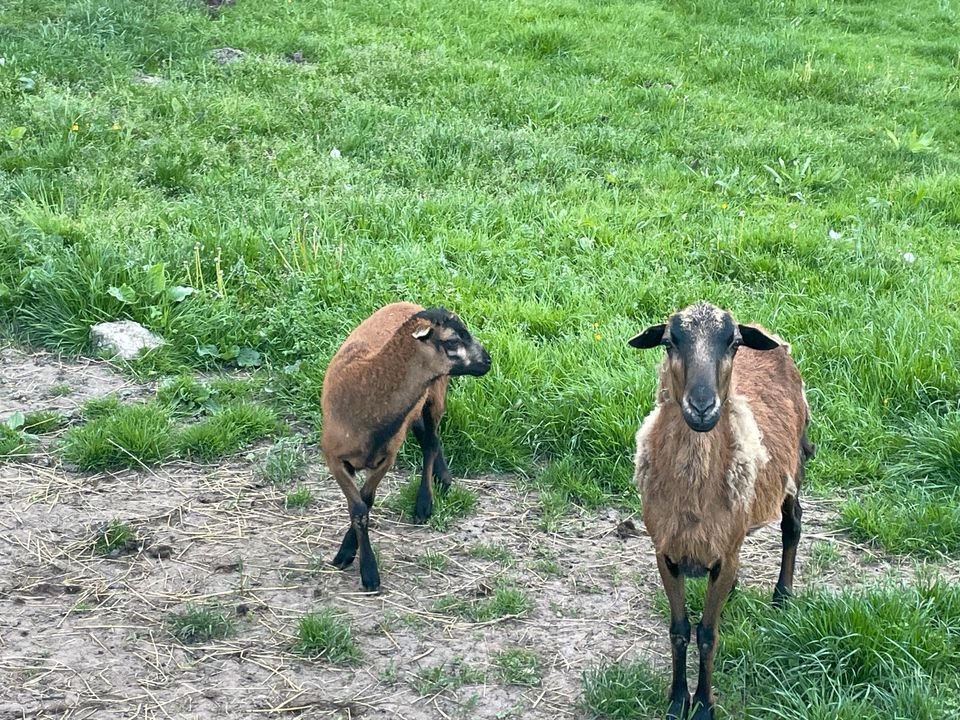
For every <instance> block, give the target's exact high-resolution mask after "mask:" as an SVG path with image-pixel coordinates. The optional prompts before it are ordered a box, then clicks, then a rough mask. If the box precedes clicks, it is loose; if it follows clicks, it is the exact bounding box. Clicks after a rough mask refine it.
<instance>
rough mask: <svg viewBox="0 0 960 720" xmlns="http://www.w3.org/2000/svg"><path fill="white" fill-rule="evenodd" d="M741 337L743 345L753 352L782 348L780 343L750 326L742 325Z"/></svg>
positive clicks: (740, 328)
mask: <svg viewBox="0 0 960 720" xmlns="http://www.w3.org/2000/svg"><path fill="white" fill-rule="evenodd" d="M739 330H740V337H741V338H742V340H743V344H744V345H745V346H746V347H748V348H750V349H751V350H773V349H774V348H778V347H780V343H778V342H777V341H776V340H774V339H773V338H772V337H770V336H769V335H767V334H766V333H765V332H764V331H763V330H760V329H758V328H755V327H751V326H750V325H740V326H739Z"/></svg>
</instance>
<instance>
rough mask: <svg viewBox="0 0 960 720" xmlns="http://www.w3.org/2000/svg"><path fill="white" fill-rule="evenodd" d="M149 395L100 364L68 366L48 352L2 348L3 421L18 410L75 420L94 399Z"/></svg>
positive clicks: (81, 362) (88, 362)
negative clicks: (49, 413)
mask: <svg viewBox="0 0 960 720" xmlns="http://www.w3.org/2000/svg"><path fill="white" fill-rule="evenodd" d="M147 392H148V389H147V386H145V385H140V384H137V383H134V382H131V381H129V380H126V379H124V378H123V377H122V376H120V375H119V374H117V373H116V372H115V371H114V370H113V368H111V366H110V365H109V364H108V363H106V362H103V361H100V360H85V359H81V360H78V361H72V362H69V363H65V362H63V361H62V360H60V359H59V358H57V357H56V356H55V355H51V354H50V353H46V352H40V351H37V352H28V351H24V350H20V349H17V348H11V347H0V421H3V420H5V419H6V418H7V417H8V416H9V415H11V414H12V413H14V412H15V411H17V410H21V411H23V412H24V413H27V412H31V411H34V410H56V411H57V412H59V413H61V414H62V415H67V416H72V415H74V414H75V413H76V410H77V408H78V407H79V406H80V405H82V404H83V403H85V402H86V401H87V400H90V399H91V398H95V397H102V396H104V395H109V394H111V393H116V394H117V396H118V397H119V398H120V399H121V400H126V401H129V400H132V399H135V398H137V397H141V396H143V395H144V394H145V393H147Z"/></svg>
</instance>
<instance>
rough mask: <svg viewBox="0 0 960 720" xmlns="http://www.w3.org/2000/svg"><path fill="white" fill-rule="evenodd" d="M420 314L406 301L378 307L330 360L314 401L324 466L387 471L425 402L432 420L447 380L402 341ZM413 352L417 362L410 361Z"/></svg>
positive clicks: (439, 369)
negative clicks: (320, 416) (317, 399)
mask: <svg viewBox="0 0 960 720" xmlns="http://www.w3.org/2000/svg"><path fill="white" fill-rule="evenodd" d="M422 310H423V307H421V306H420V305H416V304H414V303H407V302H398V303H392V304H390V305H386V306H385V307H382V308H380V309H379V310H377V311H376V312H375V313H373V314H372V315H371V316H370V317H368V318H367V319H366V320H364V321H363V322H362V323H361V324H360V325H358V326H357V327H356V328H355V329H354V330H353V332H351V333H350V335H348V336H347V339H346V340H345V341H344V343H343V345H342V346H341V347H340V349H339V350H338V351H337V353H336V354H335V355H334V356H333V359H332V360H331V361H330V365H329V366H328V367H327V372H326V375H325V376H324V379H323V392H322V396H321V407H322V409H323V436H322V439H321V447H322V449H323V453H324V456H325V457H326V459H327V463H328V464H332V463H336V462H339V463H348V464H349V465H350V466H351V467H352V468H353V469H354V470H364V469H366V470H376V469H378V468H380V467H382V466H383V465H387V466H389V465H390V464H391V463H392V462H393V460H394V458H395V457H396V455H397V452H398V451H399V449H400V445H401V444H402V443H403V441H404V438H405V437H406V435H407V431H408V429H409V428H410V426H411V424H412V423H413V422H414V421H415V420H416V419H417V418H419V417H420V416H421V414H422V413H423V409H424V406H425V405H427V404H428V403H429V404H430V408H431V414H433V415H434V416H435V417H436V419H437V421H438V422H439V419H440V417H441V416H442V415H443V411H444V403H445V399H446V391H447V385H448V383H449V378H448V377H447V375H446V374H445V373H444V368H443V367H442V366H440V364H439V363H436V362H433V358H431V357H430V355H429V354H428V353H424V352H423V351H422V349H421V348H420V344H419V343H416V342H411V341H410V337H409V336H410V334H411V333H412V332H413V331H414V329H415V327H416V326H417V325H418V324H420V323H424V322H426V321H424V320H422V319H419V318H417V317H416V315H417V313H419V312H420V311H422ZM415 354H421V355H422V356H423V357H422V358H421V360H424V361H425V362H412V361H413V359H414V355H415ZM400 368H402V372H400V371H399V370H398V369H400ZM383 440H386V442H378V441H383ZM356 496H357V498H359V491H357V492H356Z"/></svg>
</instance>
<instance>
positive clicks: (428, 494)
mask: <svg viewBox="0 0 960 720" xmlns="http://www.w3.org/2000/svg"><path fill="white" fill-rule="evenodd" d="M412 429H413V434H414V436H415V437H416V438H417V442H418V443H420V449H421V450H423V471H422V473H421V476H420V489H419V490H417V500H416V504H415V505H414V508H413V520H414V522H417V523H424V522H426V521H427V518H429V517H430V516H431V515H432V514H433V470H434V465H435V463H436V461H437V458H438V457H439V453H440V438H439V437H438V436H437V424H436V422H435V421H434V418H433V416H432V414H431V413H430V408H429V406H425V407H424V408H423V413H422V414H421V416H420V417H419V418H418V419H417V420H416V421H415V422H414V423H413V426H412ZM445 464H446V463H444V465H445Z"/></svg>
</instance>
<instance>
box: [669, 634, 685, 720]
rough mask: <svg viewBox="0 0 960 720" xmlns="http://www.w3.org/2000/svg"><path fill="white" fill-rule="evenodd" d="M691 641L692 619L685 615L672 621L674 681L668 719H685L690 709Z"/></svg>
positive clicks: (671, 637) (671, 639) (671, 686)
mask: <svg viewBox="0 0 960 720" xmlns="http://www.w3.org/2000/svg"><path fill="white" fill-rule="evenodd" d="M689 642H690V621H689V620H688V619H687V618H686V617H683V618H681V619H680V620H674V621H673V622H672V623H670V645H671V649H672V650H673V682H672V683H671V685H670V706H669V707H668V708H667V720H685V718H686V717H687V713H688V712H689V711H690V691H689V690H687V645H688V644H689Z"/></svg>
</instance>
